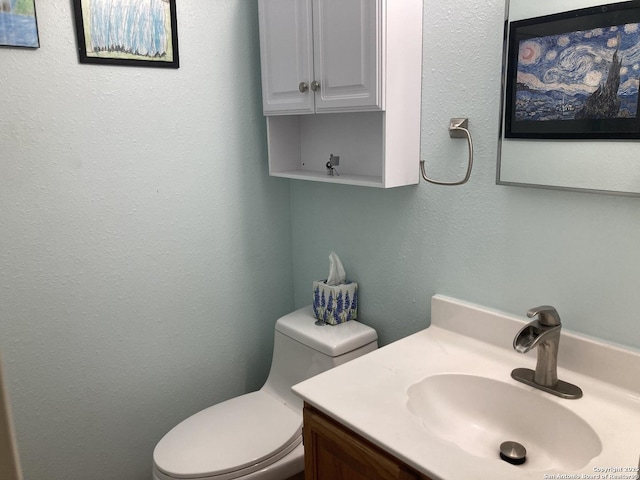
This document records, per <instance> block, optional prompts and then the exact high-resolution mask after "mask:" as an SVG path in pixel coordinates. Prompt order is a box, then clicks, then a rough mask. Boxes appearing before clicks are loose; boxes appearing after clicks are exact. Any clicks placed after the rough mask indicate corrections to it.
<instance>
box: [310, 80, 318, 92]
mask: <svg viewBox="0 0 640 480" xmlns="http://www.w3.org/2000/svg"><path fill="white" fill-rule="evenodd" d="M311 91H313V92H319V91H320V82H318V81H317V80H314V81H313V82H311Z"/></svg>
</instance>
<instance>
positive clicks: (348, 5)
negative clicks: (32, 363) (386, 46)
mask: <svg viewBox="0 0 640 480" xmlns="http://www.w3.org/2000/svg"><path fill="white" fill-rule="evenodd" d="M392 1H397V0H392ZM382 15H383V11H382V0H314V2H313V29H314V30H313V37H314V70H315V80H317V81H318V82H320V90H319V91H318V92H317V93H316V111H317V112H340V111H344V110H349V111H366V110H381V109H383V108H384V105H383V94H382V85H381V83H382V81H381V66H382V65H381V63H382V61H381V59H382V36H381V35H382V24H383V18H382Z"/></svg>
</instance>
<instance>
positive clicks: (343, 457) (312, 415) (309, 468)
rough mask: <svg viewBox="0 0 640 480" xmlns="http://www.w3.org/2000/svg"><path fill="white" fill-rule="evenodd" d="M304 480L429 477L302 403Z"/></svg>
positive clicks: (426, 479) (420, 479)
mask: <svg viewBox="0 0 640 480" xmlns="http://www.w3.org/2000/svg"><path fill="white" fill-rule="evenodd" d="M303 435H304V437H303V438H304V471H305V480H336V479H341V480H430V479H429V477H427V476H425V475H423V474H422V473H419V472H417V471H416V470H414V469H413V468H411V467H410V466H408V465H406V464H404V463H403V462H401V461H400V460H398V459H397V458H395V457H393V456H392V455H390V454H388V453H387V452H385V451H384V450H382V449H380V448H379V447H377V446H375V445H374V444H372V443H371V442H369V441H367V440H366V439H364V438H362V437H360V436H359V435H357V434H356V433H354V432H352V431H351V430H349V429H348V428H346V427H345V426H343V425H341V424H340V423H338V422H336V421H335V420H333V419H331V418H330V417H328V416H327V415H325V414H323V413H322V412H320V411H318V410H317V409H315V408H313V407H312V406H310V405H309V404H306V403H305V406H304V427H303Z"/></svg>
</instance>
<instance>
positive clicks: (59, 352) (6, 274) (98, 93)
mask: <svg viewBox="0 0 640 480" xmlns="http://www.w3.org/2000/svg"><path fill="white" fill-rule="evenodd" d="M71 3H72V2H68V1H67V2H38V20H39V28H40V40H41V45H42V47H41V48H40V49H38V50H35V51H31V50H16V49H2V50H0V65H2V68H1V69H0V86H1V88H2V95H0V353H1V354H2V356H3V359H4V365H5V367H6V378H7V379H8V382H9V394H10V398H11V402H12V405H13V411H14V414H15V423H16V429H17V436H18V444H19V449H20V453H21V456H22V460H23V467H24V472H25V479H26V480H113V479H122V480H148V479H149V478H150V472H151V462H152V457H151V454H152V450H153V448H154V446H155V444H156V443H157V442H158V440H159V439H160V438H161V437H162V435H164V434H165V433H166V432H167V431H168V430H169V429H170V428H172V427H173V426H174V425H176V424H177V423H178V422H179V421H181V420H183V419H184V418H186V417H187V416H189V415H191V414H193V413H195V412H197V411H199V410H201V409H203V408H205V407H208V406H210V405H212V404H214V403H216V402H218V401H221V400H224V399H226V398H229V397H232V396H235V395H238V394H240V393H244V392H246V391H249V390H253V389H256V388H258V387H259V386H260V385H261V382H263V381H264V379H265V378H266V375H267V372H268V368H269V362H270V359H271V349H272V346H273V327H274V323H275V320H276V319H277V318H278V317H279V316H280V315H282V314H284V313H287V312H289V311H291V309H292V307H293V300H292V296H291V291H292V266H291V240H290V230H291V225H290V217H289V183H288V182H287V181H286V180H280V179H274V178H270V177H269V176H268V174H267V158H266V133H265V126H264V119H263V117H262V114H261V100H260V63H259V52H258V21H257V5H256V2H253V1H251V2H248V1H246V0H209V1H207V2H193V1H190V0H180V1H178V2H177V3H178V27H179V42H180V54H181V55H180V56H181V63H182V66H181V68H180V69H179V70H161V69H151V68H130V67H109V66H96V65H79V64H78V62H77V56H76V49H75V44H76V41H75V35H74V29H73V21H72V19H73V15H72V12H71ZM0 469H1V467H0ZM0 476H2V475H1V474H0Z"/></svg>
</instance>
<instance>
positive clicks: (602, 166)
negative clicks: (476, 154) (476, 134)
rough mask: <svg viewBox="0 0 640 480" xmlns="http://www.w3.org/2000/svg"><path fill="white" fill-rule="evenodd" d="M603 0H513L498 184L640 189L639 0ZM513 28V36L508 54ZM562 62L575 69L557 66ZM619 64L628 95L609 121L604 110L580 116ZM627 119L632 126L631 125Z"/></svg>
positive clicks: (624, 192)
mask: <svg viewBox="0 0 640 480" xmlns="http://www.w3.org/2000/svg"><path fill="white" fill-rule="evenodd" d="M604 5H605V2H603V1H602V0H565V1H563V2H558V1H557V0H536V1H535V2H532V1H531V0H507V6H506V15H505V42H504V52H503V85H502V95H501V96H502V101H501V115H500V118H501V128H500V139H499V145H498V170H497V183H498V184H500V185H518V186H525V187H543V188H556V189H568V190H579V191H591V192H596V193H610V194H619V195H634V196H640V143H639V142H640V139H639V137H640V129H638V126H637V124H636V119H635V117H638V118H639V120H640V111H638V110H640V109H639V108H638V84H639V79H640V16H638V18H634V16H635V10H634V9H637V10H638V12H640V1H631V2H615V3H608V4H606V6H605V7H604V8H603V6H604ZM594 7H599V8H594ZM583 9H586V10H583ZM628 9H631V10H628ZM574 10H580V12H574ZM612 10H613V11H617V10H621V12H619V14H616V13H614V12H612ZM567 12H570V13H567ZM601 12H605V13H602V14H601ZM548 15H551V16H550V17H547V18H545V19H544V20H542V19H539V18H538V17H542V16H548ZM639 15H640V14H639ZM603 16H604V18H603ZM512 22H518V23H516V24H513V23H512ZM598 22H599V23H598ZM631 22H634V23H631ZM607 23H608V25H609V26H605V27H603V25H605V24H607ZM510 28H511V30H512V31H511V32H510V31H509V29H510ZM510 34H511V36H512V37H513V40H512V43H513V44H514V45H516V47H513V48H512V49H511V50H512V52H511V61H509V60H510V58H509V57H510V55H509V36H510ZM516 34H517V35H518V36H517V37H515V35H516ZM596 37H598V38H596ZM572 47H576V48H572ZM614 55H617V56H614ZM616 58H619V59H620V60H619V64H617V65H618V66H617V69H616V68H615V65H616V61H617V60H616ZM561 59H562V61H563V62H564V63H562V64H560V60H561ZM569 61H572V62H573V63H572V64H571V65H570V66H569V65H567V62H569ZM533 64H535V65H533ZM612 65H614V67H612ZM560 67H562V68H564V69H565V70H567V71H573V76H571V73H565V72H560V73H558V70H559V69H560ZM614 70H615V71H616V74H617V75H618V77H617V78H615V80H616V82H618V81H619V88H618V90H617V92H618V97H617V98H622V101H621V102H620V100H618V99H617V98H616V99H615V100H614V103H615V102H617V103H620V104H621V107H619V108H617V109H616V112H617V113H616V114H614V115H612V114H608V115H609V117H607V119H606V121H604V120H596V119H598V118H601V117H602V114H592V116H591V117H589V118H591V119H592V120H578V119H577V118H576V116H577V117H578V118H582V117H584V114H580V115H582V117H581V116H580V115H576V114H577V112H578V111H581V110H584V109H585V108H586V107H585V106H584V105H585V104H586V103H587V101H588V99H589V98H590V97H596V96H598V95H600V96H602V95H601V94H602V92H604V91H606V89H607V88H608V87H607V78H608V77H609V71H614ZM578 72H579V74H580V75H579V77H578V75H577V73H578ZM612 78H613V77H612ZM509 80H511V81H509ZM616 82H613V84H614V85H615V86H617V83H616ZM609 83H610V84H611V83H612V81H610V82H609ZM598 89H600V93H595V94H594V93H593V92H596V90H598ZM609 90H614V91H615V87H613V88H609ZM625 95H626V96H625ZM527 102H528V104H527ZM634 102H635V103H634ZM627 107H628V108H627ZM523 112H524V113H523ZM620 112H622V113H620ZM519 114H522V115H524V116H520V117H518V116H517V115H519ZM527 115H528V117H527ZM613 117H616V118H615V119H613ZM618 117H620V118H618ZM622 117H624V118H622ZM610 118H611V119H610ZM629 122H630V123H629ZM629 124H632V126H631V127H628V126H629ZM515 125H517V126H518V128H515ZM612 125H613V126H612ZM521 127H522V128H521ZM627 128H631V130H633V129H635V132H631V133H629V132H627V133H625V132H624V130H625V129H627ZM620 130H622V133H620ZM603 131H604V132H605V133H602V132H603ZM540 132H543V133H540ZM558 132H560V133H558ZM563 132H564V133H563ZM566 132H570V133H566ZM612 132H613V133H612Z"/></svg>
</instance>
